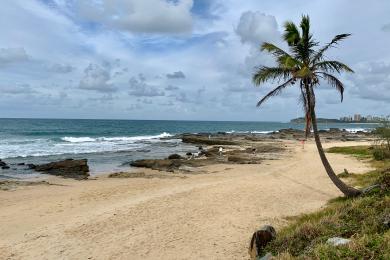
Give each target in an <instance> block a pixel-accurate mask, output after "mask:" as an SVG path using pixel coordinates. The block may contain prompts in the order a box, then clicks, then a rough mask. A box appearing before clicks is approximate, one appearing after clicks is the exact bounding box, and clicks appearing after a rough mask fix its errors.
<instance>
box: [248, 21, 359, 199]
mask: <svg viewBox="0 0 390 260" xmlns="http://www.w3.org/2000/svg"><path fill="white" fill-rule="evenodd" d="M299 27H300V30H299V28H298V26H297V25H295V24H294V23H292V22H286V23H285V24H284V34H283V38H284V40H285V41H286V42H287V44H288V47H289V50H290V53H291V54H290V53H288V52H286V51H284V50H283V49H282V48H279V47H277V46H275V45H274V44H272V43H267V42H265V43H263V44H262V46H261V50H262V51H267V52H269V53H271V54H272V55H273V56H274V57H275V59H276V63H277V65H276V66H275V67H268V66H260V67H258V68H256V72H255V74H254V75H253V82H254V84H255V85H257V86H259V85H262V84H263V83H265V82H266V81H273V82H275V81H276V82H278V85H279V84H280V83H281V82H282V84H280V85H279V86H277V87H276V88H274V89H273V90H272V91H271V92H269V93H268V94H267V95H265V96H264V97H263V98H262V99H261V100H260V101H259V102H258V103H257V106H260V105H262V104H263V103H264V102H265V101H266V100H268V99H269V98H270V97H273V96H276V95H279V94H280V93H282V91H283V90H284V89H286V88H288V87H290V86H293V85H295V84H296V83H297V86H298V87H299V90H300V98H301V101H302V104H303V108H304V111H305V115H306V128H305V130H306V137H307V136H308V134H309V133H310V130H311V127H313V132H314V138H315V143H316V146H317V149H318V153H319V155H320V158H321V161H322V164H323V165H324V167H325V170H326V172H327V174H328V176H329V178H330V179H331V180H332V182H333V183H334V184H335V185H336V186H337V188H339V189H340V190H341V191H342V192H343V193H344V194H345V195H346V196H348V197H352V196H357V195H359V194H360V193H361V191H360V190H357V189H355V188H353V187H350V186H348V185H347V184H345V183H344V182H343V181H342V180H340V178H338V177H337V175H336V174H335V172H334V171H333V169H332V167H331V165H330V164H329V161H328V159H327V158H326V155H325V152H324V149H323V148H322V144H321V140H320V136H319V134H318V128H317V120H316V113H315V104H316V100H315V93H314V90H315V88H316V87H318V86H319V85H320V82H321V81H325V82H327V83H328V84H329V85H330V86H332V87H334V88H335V89H336V90H337V91H338V92H339V93H340V95H341V102H342V101H343V93H344V85H343V83H342V82H341V81H340V80H339V79H338V78H337V77H336V76H334V75H332V74H335V73H336V74H340V73H342V72H350V73H353V70H352V69H350V68H349V67H348V66H347V65H345V64H343V63H341V62H339V61H336V60H326V57H325V55H324V54H325V52H326V51H327V50H328V49H330V48H332V47H334V46H335V45H337V44H338V43H339V42H340V41H342V40H344V39H345V38H347V37H348V36H350V34H340V35H336V36H335V37H334V38H333V39H332V41H331V42H329V43H328V44H326V45H325V46H323V47H321V48H315V47H317V46H318V45H319V43H318V42H316V41H315V40H314V39H313V36H312V34H311V33H310V19H309V17H308V16H303V17H302V20H301V24H300V25H299Z"/></svg>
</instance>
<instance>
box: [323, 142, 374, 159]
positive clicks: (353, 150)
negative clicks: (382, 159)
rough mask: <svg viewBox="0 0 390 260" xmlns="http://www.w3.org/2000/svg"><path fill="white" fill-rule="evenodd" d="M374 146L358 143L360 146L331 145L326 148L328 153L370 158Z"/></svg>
mask: <svg viewBox="0 0 390 260" xmlns="http://www.w3.org/2000/svg"><path fill="white" fill-rule="evenodd" d="M373 149H374V147H372V146H366V145H360V146H346V147H332V148H329V149H328V150H327V152H328V153H341V154H346V155H352V156H355V157H358V158H363V159H365V158H371V157H372V153H373Z"/></svg>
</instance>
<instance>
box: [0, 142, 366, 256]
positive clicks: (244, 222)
mask: <svg viewBox="0 0 390 260" xmlns="http://www.w3.org/2000/svg"><path fill="white" fill-rule="evenodd" d="M359 144H362V143H359ZM286 145H287V146H289V151H290V152H287V153H286V155H285V156H284V159H282V160H268V161H264V162H263V163H261V164H259V165H222V164H219V165H210V166H207V167H205V169H204V170H205V171H206V173H203V174H169V173H167V174H164V173H155V178H142V177H141V178H107V177H99V178H97V179H96V180H88V181H75V180H64V179H60V178H53V179H50V183H54V184H58V185H34V186H27V187H21V188H18V189H16V190H13V191H1V190H0V259H247V258H248V254H247V246H248V243H249V239H250V237H251V235H252V233H253V232H254V231H255V230H256V229H257V228H259V227H261V226H262V225H264V224H271V225H274V226H275V227H277V228H278V227H280V226H282V225H284V224H285V223H286V222H287V220H286V217H288V216H293V215H297V214H300V213H304V212H311V211H314V210H316V209H318V208H320V207H322V206H323V205H324V204H325V203H326V202H327V201H328V200H329V199H331V198H334V197H336V196H339V195H341V193H340V192H339V191H338V190H337V189H336V188H335V186H334V185H333V184H332V183H331V181H330V180H329V178H328V177H327V175H326V173H325V171H324V169H323V167H322V165H321V162H320V159H319V157H318V154H317V152H316V148H315V145H314V143H312V142H309V143H307V144H306V147H305V149H304V150H302V148H301V146H300V145H299V143H298V142H287V141H286ZM341 145H348V146H350V145H354V143H353V142H347V143H326V144H325V146H326V147H331V146H341ZM329 160H330V161H331V163H332V165H333V166H334V168H335V171H336V172H342V171H343V170H344V168H347V169H348V170H349V171H350V172H354V173H359V172H365V171H367V170H368V166H366V165H365V164H363V163H362V162H361V161H358V160H357V159H355V158H351V157H346V156H343V155H339V154H329Z"/></svg>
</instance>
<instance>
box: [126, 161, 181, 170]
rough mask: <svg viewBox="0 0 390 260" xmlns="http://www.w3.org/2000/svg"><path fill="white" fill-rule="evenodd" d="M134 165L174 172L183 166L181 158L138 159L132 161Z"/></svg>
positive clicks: (131, 164)
mask: <svg viewBox="0 0 390 260" xmlns="http://www.w3.org/2000/svg"><path fill="white" fill-rule="evenodd" d="M130 166H133V167H143V168H150V169H153V170H159V171H167V172H174V170H177V169H179V167H180V166H181V162H180V160H169V159H144V160H136V161H134V162H131V163H130Z"/></svg>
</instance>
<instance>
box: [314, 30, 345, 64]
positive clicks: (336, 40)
mask: <svg viewBox="0 0 390 260" xmlns="http://www.w3.org/2000/svg"><path fill="white" fill-rule="evenodd" d="M349 36H351V34H350V33H343V34H338V35H336V36H335V37H334V38H333V39H332V41H330V42H329V43H327V44H326V45H325V46H324V47H322V48H321V49H319V50H318V52H317V53H316V55H315V56H314V58H313V63H315V62H318V61H319V60H321V59H322V57H323V55H324V53H325V51H327V50H328V49H329V48H331V47H333V46H335V45H337V44H338V43H339V42H340V41H342V40H344V39H346V38H348V37H349Z"/></svg>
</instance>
